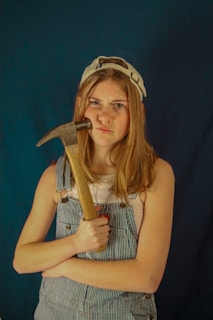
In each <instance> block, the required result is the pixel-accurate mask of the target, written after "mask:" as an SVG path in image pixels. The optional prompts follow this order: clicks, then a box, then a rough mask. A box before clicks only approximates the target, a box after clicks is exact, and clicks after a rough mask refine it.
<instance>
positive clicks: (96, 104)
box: [89, 100, 100, 106]
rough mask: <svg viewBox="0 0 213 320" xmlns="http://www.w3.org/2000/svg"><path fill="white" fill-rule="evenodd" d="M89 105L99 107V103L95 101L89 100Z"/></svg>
mask: <svg viewBox="0 0 213 320" xmlns="http://www.w3.org/2000/svg"><path fill="white" fill-rule="evenodd" d="M89 105H91V106H99V105H100V103H99V101H97V100H89Z"/></svg>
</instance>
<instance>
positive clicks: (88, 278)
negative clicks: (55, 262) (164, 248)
mask: <svg viewBox="0 0 213 320" xmlns="http://www.w3.org/2000/svg"><path fill="white" fill-rule="evenodd" d="M60 272H61V273H62V274H63V276H65V277H67V278H70V279H72V280H74V281H77V282H80V283H84V284H87V285H91V286H95V287H99V288H102V289H110V290H121V291H132V292H150V293H152V292H155V291H156V290H157V287H158V285H159V282H160V279H156V278H155V277H154V273H153V271H152V268H149V267H148V265H147V266H146V265H145V264H144V265H143V264H142V263H141V262H139V261H138V260H137V259H131V260H119V261H94V260H93V261H91V260H85V259H78V258H77V259H76V258H72V259H70V260H68V261H67V262H65V263H64V264H63V266H62V270H60ZM47 276H48V275H47Z"/></svg>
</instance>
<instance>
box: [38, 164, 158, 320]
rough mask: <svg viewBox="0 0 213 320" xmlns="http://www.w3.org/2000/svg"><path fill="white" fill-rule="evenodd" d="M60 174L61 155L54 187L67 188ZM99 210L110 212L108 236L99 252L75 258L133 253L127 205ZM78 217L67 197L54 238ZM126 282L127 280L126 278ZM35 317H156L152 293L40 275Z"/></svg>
mask: <svg viewBox="0 0 213 320" xmlns="http://www.w3.org/2000/svg"><path fill="white" fill-rule="evenodd" d="M66 167H67V168H66V174H65V180H64V179H63V174H62V158H60V159H59V161H58V162H57V188H58V190H62V189H68V188H70V174H69V169H68V166H66ZM100 205H101V212H100V213H107V214H109V215H110V227H111V233H110V239H109V242H108V244H107V248H106V250H105V251H102V252H86V253H81V254H78V257H80V258H84V259H94V260H124V259H132V258H134V257H135V256H136V249H137V238H138V234H137V229H136V225H135V220H134V212H133V209H132V207H131V206H123V205H122V203H120V202H116V203H108V204H100ZM81 217H82V211H81V206H80V203H79V201H78V200H75V199H72V198H70V197H68V199H67V201H66V202H64V201H61V202H60V203H59V204H58V208H57V220H56V238H61V237H65V236H67V235H70V234H73V233H75V232H76V230H77V228H78V225H79V220H80V219H81ZM127 281H131V278H128V279H127ZM34 319H35V320H133V319H137V320H145V319H146V320H148V319H155V320H156V319H157V313H156V306H155V301H154V295H153V294H145V293H134V292H124V291H116V290H105V289H99V288H96V287H92V286H87V285H84V284H80V283H77V282H75V281H72V280H70V279H67V278H56V279H55V278H53V279H50V278H43V279H42V283H41V288H40V301H39V304H38V306H37V309H36V311H35V318H34Z"/></svg>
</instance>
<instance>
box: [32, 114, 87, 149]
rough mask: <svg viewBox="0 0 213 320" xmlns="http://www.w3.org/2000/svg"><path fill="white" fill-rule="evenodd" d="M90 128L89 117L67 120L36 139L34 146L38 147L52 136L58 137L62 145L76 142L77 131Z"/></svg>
mask: <svg viewBox="0 0 213 320" xmlns="http://www.w3.org/2000/svg"><path fill="white" fill-rule="evenodd" d="M91 128H92V123H91V121H90V120H89V119H84V120H81V121H76V122H67V123H64V124H61V125H60V126H57V127H55V128H54V129H52V130H50V131H48V132H47V133H46V134H45V135H44V136H43V138H41V140H39V141H38V143H37V144H36V146H37V147H40V146H41V145H42V144H44V143H45V142H47V141H49V140H51V139H53V138H60V139H61V140H62V143H63V145H64V146H70V145H73V144H76V143H77V134H76V133H77V131H79V130H85V129H86V130H89V129H91Z"/></svg>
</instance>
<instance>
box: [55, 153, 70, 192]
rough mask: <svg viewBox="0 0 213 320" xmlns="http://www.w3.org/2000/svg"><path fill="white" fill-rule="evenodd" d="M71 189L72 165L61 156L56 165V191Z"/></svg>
mask: <svg viewBox="0 0 213 320" xmlns="http://www.w3.org/2000/svg"><path fill="white" fill-rule="evenodd" d="M68 189H71V181H70V165H69V162H68V160H65V158H64V156H61V157H60V158H59V159H58V160H57V163H56V190H57V191H61V190H68Z"/></svg>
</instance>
